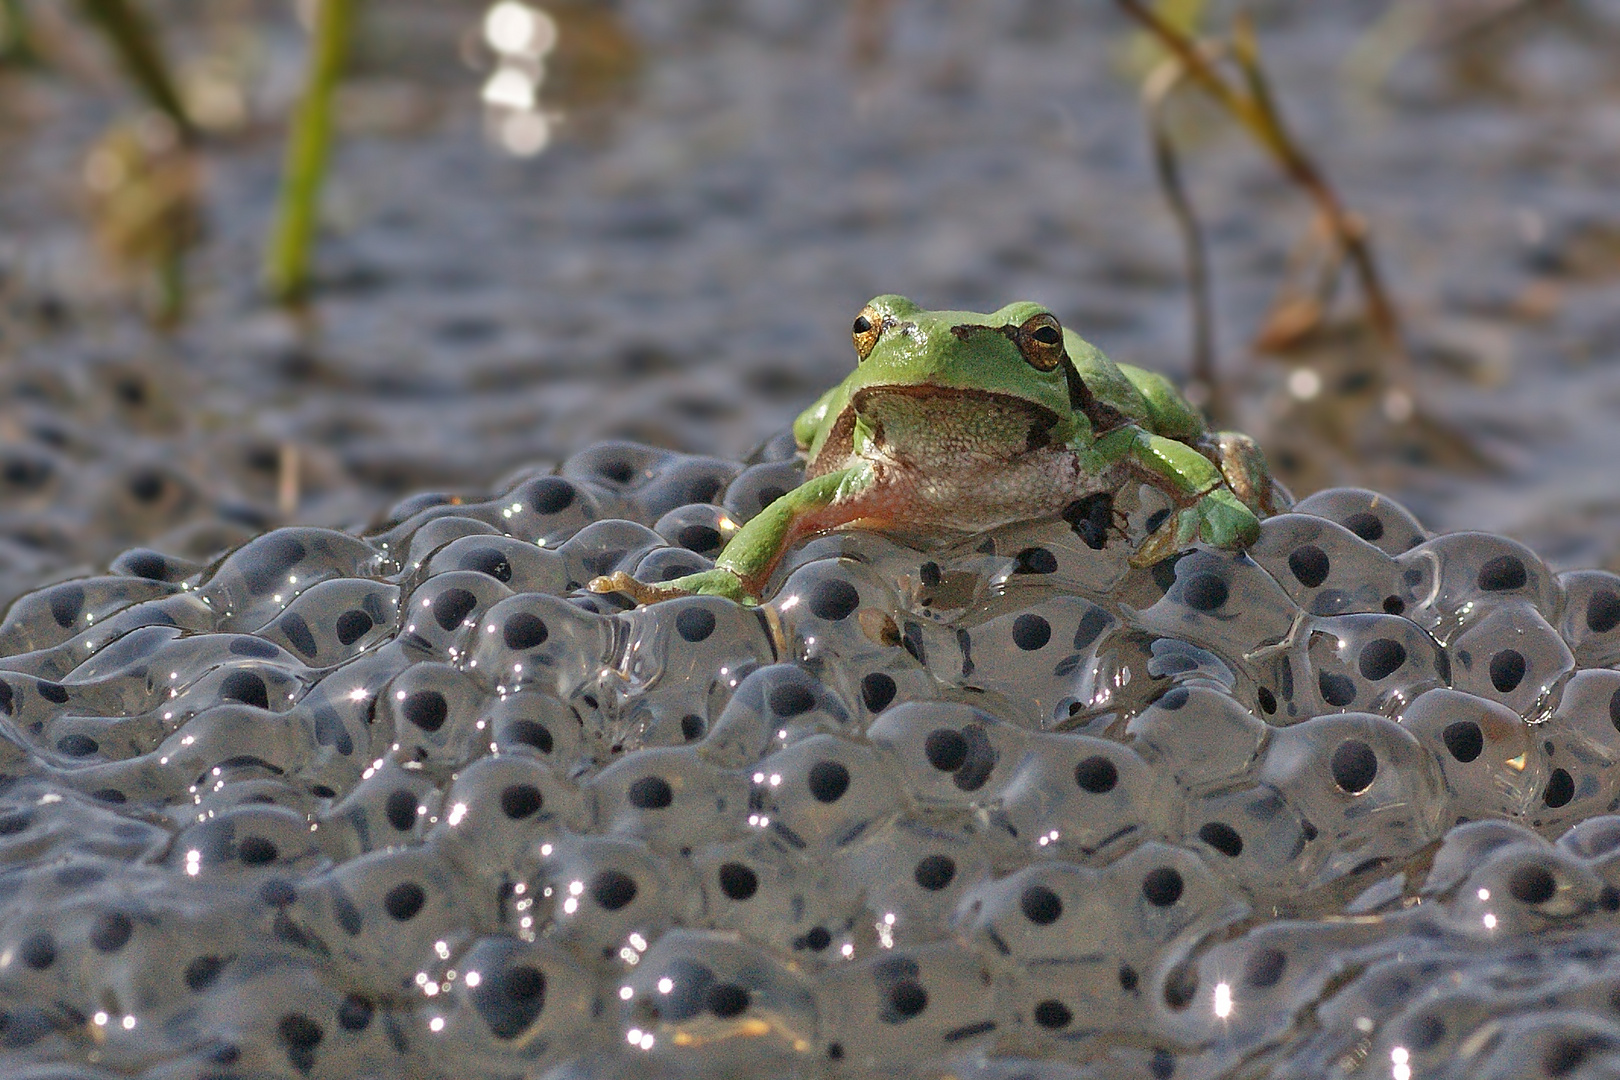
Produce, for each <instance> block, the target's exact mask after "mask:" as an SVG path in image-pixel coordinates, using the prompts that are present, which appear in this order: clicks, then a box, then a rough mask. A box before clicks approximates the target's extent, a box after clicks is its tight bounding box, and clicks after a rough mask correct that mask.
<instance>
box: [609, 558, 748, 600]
mask: <svg viewBox="0 0 1620 1080" xmlns="http://www.w3.org/2000/svg"><path fill="white" fill-rule="evenodd" d="M586 588H588V589H590V590H591V592H594V593H613V592H616V593H623V594H624V595H625V596H628V597H629V598H630V599H632V600H634V601H635V602H636V603H638V604H656V603H659V602H660V601H663V600H678V599H679V598H681V597H683V596H724V597H725V598H727V599H728V600H735V601H737V603H739V604H755V603H758V601H757V600H755V599H754V598H753V597H752V596H749V595H748V593H747V592H746V591H745V590H744V589H743V581H742V578H740V577H738V576H737V575H736V574H733V573H732V572H731V571H730V570H721V569H719V568H718V567H717V568H715V569H713V570H704V571H702V572H700V573H696V574H687V575H686V576H685V577H678V578H676V579H675V580H674V581H666V582H665V583H664V584H662V585H649V584H647V583H646V582H645V581H637V580H636V579H635V578H633V577H631V576H630V575H629V574H627V573H625V572H624V571H623V570H620V571H618V572H617V573H613V574H609V575H608V576H606V577H597V578H592V579H591V581H590V584H588V585H587V586H586Z"/></svg>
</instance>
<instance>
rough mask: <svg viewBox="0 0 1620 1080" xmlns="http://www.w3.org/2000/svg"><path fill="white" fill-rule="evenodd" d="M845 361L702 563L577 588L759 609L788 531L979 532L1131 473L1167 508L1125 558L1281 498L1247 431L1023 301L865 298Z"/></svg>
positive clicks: (1060, 508) (1231, 542) (1165, 550)
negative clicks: (798, 459) (710, 558)
mask: <svg viewBox="0 0 1620 1080" xmlns="http://www.w3.org/2000/svg"><path fill="white" fill-rule="evenodd" d="M854 337H855V351H856V354H857V356H858V357H859V363H858V364H857V366H856V368H855V370H854V371H853V372H851V373H850V375H849V377H848V378H846V379H845V380H844V381H843V382H841V383H839V384H838V385H837V386H835V387H833V388H832V389H831V390H829V391H827V392H826V393H825V394H823V395H822V396H821V398H820V399H819V400H818V401H817V402H816V403H815V404H814V405H812V406H810V408H808V409H806V410H805V411H804V412H803V413H802V414H801V415H800V416H799V418H798V419H797V420H796V421H794V423H793V434H794V437H795V439H797V441H798V444H799V448H800V450H802V451H803V452H804V454H805V462H806V465H805V482H804V483H803V484H801V485H800V486H799V487H797V488H795V489H794V490H792V491H790V492H788V493H787V494H786V495H783V496H782V497H781V498H779V499H777V500H776V501H775V502H773V503H771V505H770V506H768V507H766V508H765V509H764V510H762V511H761V512H760V513H759V514H758V515H757V516H756V517H754V518H752V519H751V520H750V521H749V522H748V523H747V524H746V525H744V526H743V527H742V529H741V530H740V531H739V532H738V533H737V535H736V536H734V537H733V538H732V540H731V542H730V543H729V544H727V545H726V548H725V550H724V551H722V552H721V553H720V557H719V558H718V559H716V560H715V568H714V569H713V570H705V571H703V572H701V573H697V574H688V575H687V576H685V577H681V578H676V579H675V580H674V581H671V582H669V583H667V584H663V585H648V584H645V583H643V582H639V581H636V580H635V579H633V578H631V577H630V575H628V574H625V573H623V572H620V573H616V574H613V575H612V576H610V577H601V578H597V579H595V580H594V581H592V582H591V583H590V587H591V589H592V590H593V591H596V592H622V593H625V594H626V595H628V596H630V597H632V598H634V599H635V600H636V601H637V602H638V603H656V602H657V601H660V600H668V599H672V598H674V597H678V596H690V595H693V594H699V593H702V594H708V595H713V596H725V597H730V598H731V599H733V600H737V601H739V602H742V603H757V602H758V601H759V597H760V593H761V591H762V590H763V589H764V587H765V585H766V583H767V582H768V581H769V579H770V576H771V572H772V571H773V570H774V569H775V568H776V565H777V563H778V562H779V561H780V560H781V558H782V556H783V555H784V554H785V553H786V552H787V551H788V549H789V548H791V547H792V546H793V545H794V544H795V543H797V542H798V541H800V540H802V539H804V538H806V537H808V536H814V535H817V534H820V533H824V532H828V531H830V530H833V529H838V528H844V527H849V526H854V527H865V528H875V529H888V530H899V531H905V532H941V531H944V532H952V531H955V532H964V533H971V532H979V531H982V530H985V529H991V528H995V527H997V526H1000V525H1005V524H1008V523H1010V522H1014V521H1028V520H1034V519H1038V518H1042V517H1048V516H1055V515H1057V514H1061V513H1063V512H1064V510H1065V508H1068V507H1070V506H1072V505H1073V504H1074V503H1075V502H1076V501H1077V500H1079V499H1083V498H1085V497H1086V496H1088V495H1111V494H1112V493H1113V492H1115V491H1118V490H1119V489H1120V488H1121V487H1123V486H1124V485H1125V484H1127V483H1130V482H1132V481H1135V482H1141V483H1147V484H1150V485H1152V486H1153V487H1155V488H1157V489H1159V490H1160V491H1162V492H1164V493H1165V494H1166V495H1168V496H1169V497H1170V499H1171V501H1172V503H1173V504H1174V508H1173V510H1172V512H1171V513H1170V514H1169V515H1168V516H1167V517H1166V519H1165V521H1164V523H1163V525H1161V526H1160V527H1159V528H1158V529H1157V530H1156V531H1155V532H1154V533H1153V534H1152V535H1151V536H1149V537H1148V538H1147V539H1146V540H1145V541H1143V543H1142V546H1141V547H1140V548H1139V549H1138V550H1137V551H1136V552H1135V553H1134V554H1133V555H1132V556H1131V562H1132V563H1133V564H1134V565H1137V566H1148V565H1152V564H1153V563H1156V562H1158V561H1159V560H1161V559H1164V558H1166V557H1168V556H1170V555H1173V554H1175V553H1176V552H1177V551H1179V550H1181V549H1182V548H1185V547H1187V546H1189V545H1190V544H1192V543H1193V542H1194V541H1202V542H1204V543H1206V544H1210V545H1212V546H1215V547H1220V548H1242V547H1246V546H1247V545H1249V544H1252V543H1254V541H1255V540H1256V538H1257V537H1258V536H1259V529H1260V521H1259V519H1260V518H1261V517H1264V516H1266V515H1268V514H1274V513H1279V512H1281V511H1282V510H1285V509H1287V507H1288V505H1289V499H1288V495H1287V493H1286V492H1285V491H1283V489H1282V488H1281V487H1280V486H1279V485H1276V484H1274V483H1273V482H1272V479H1271V474H1270V473H1269V471H1268V470H1267V468H1266V463H1265V458H1264V456H1263V455H1262V454H1261V453H1260V450H1259V448H1258V447H1257V446H1256V445H1255V444H1254V442H1253V440H1251V439H1249V438H1248V437H1247V436H1245V435H1240V434H1237V433H1235V432H1210V431H1209V430H1208V429H1207V428H1206V427H1205V425H1204V421H1203V419H1202V417H1201V416H1200V415H1199V413H1198V411H1197V410H1196V409H1195V408H1193V406H1192V405H1191V404H1189V403H1188V402H1187V400H1186V399H1185V398H1183V397H1182V396H1181V395H1180V394H1178V393H1176V391H1175V388H1174V387H1172V386H1171V385H1170V382H1169V381H1168V380H1167V379H1165V377H1164V376H1162V375H1159V374H1156V373H1154V372H1151V371H1144V370H1143V369H1141V368H1136V367H1131V366H1130V365H1128V364H1115V363H1113V362H1111V361H1109V360H1108V359H1107V358H1106V357H1104V356H1103V355H1102V353H1100V352H1098V351H1097V349H1096V348H1095V347H1093V346H1092V345H1090V344H1088V343H1087V342H1086V341H1084V340H1083V339H1081V338H1080V337H1079V336H1078V335H1076V334H1074V333H1072V332H1070V331H1067V330H1064V329H1063V328H1062V327H1061V326H1060V325H1059V324H1058V321H1057V319H1056V318H1055V317H1053V315H1052V313H1051V312H1049V311H1047V310H1046V309H1045V308H1043V307H1041V306H1040V305H1039V304H1034V303H1030V302H1027V301H1024V302H1019V303H1013V304H1008V305H1007V306H1006V307H1004V308H1002V309H1001V310H1000V311H997V312H993V313H991V314H988V315H981V314H978V313H975V312H968V311H924V310H923V309H921V308H919V307H918V306H917V305H916V304H914V303H912V302H911V301H910V300H907V299H905V298H904V297H901V296H879V297H877V298H876V299H874V300H873V301H872V302H871V303H870V304H868V305H867V306H866V307H865V308H864V309H863V310H862V311H861V314H860V315H859V316H858V317H857V318H856V320H855V325H854Z"/></svg>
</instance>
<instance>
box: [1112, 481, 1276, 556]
mask: <svg viewBox="0 0 1620 1080" xmlns="http://www.w3.org/2000/svg"><path fill="white" fill-rule="evenodd" d="M1258 539H1260V519H1259V518H1258V517H1256V516H1255V513H1254V511H1253V510H1251V509H1249V508H1248V507H1247V506H1245V505H1243V502H1242V501H1241V500H1239V498H1238V497H1237V496H1236V495H1234V494H1233V493H1232V492H1230V491H1228V490H1227V489H1226V488H1219V487H1218V488H1214V489H1213V490H1210V491H1206V492H1205V493H1204V494H1202V495H1200V496H1199V497H1198V499H1197V501H1195V502H1194V503H1193V504H1192V505H1190V506H1185V507H1182V508H1181V509H1180V510H1177V511H1176V512H1175V513H1173V514H1171V515H1170V516H1169V517H1168V518H1166V519H1165V521H1164V524H1163V525H1160V526H1159V527H1158V528H1157V529H1156V530H1154V533H1153V535H1152V536H1149V537H1148V538H1147V539H1146V540H1144V541H1143V542H1142V546H1141V547H1139V548H1137V549H1136V553H1135V554H1134V555H1132V556H1131V565H1132V566H1152V565H1153V564H1154V563H1157V562H1160V561H1162V560H1164V559H1168V558H1169V557H1170V556H1172V555H1174V554H1175V553H1176V552H1178V551H1180V550H1182V549H1183V548H1186V547H1189V546H1191V545H1192V543H1193V541H1195V540H1202V541H1203V542H1204V543H1206V544H1209V545H1210V546H1211V547H1219V548H1243V547H1248V546H1249V545H1250V544H1252V543H1254V542H1255V541H1256V540H1258Z"/></svg>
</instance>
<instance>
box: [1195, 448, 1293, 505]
mask: <svg viewBox="0 0 1620 1080" xmlns="http://www.w3.org/2000/svg"><path fill="white" fill-rule="evenodd" d="M1210 441H1211V442H1212V443H1213V444H1214V447H1213V449H1214V453H1213V455H1212V457H1213V459H1214V461H1215V464H1216V465H1217V466H1218V467H1219V468H1220V470H1221V478H1222V479H1223V480H1225V481H1226V486H1227V487H1229V488H1231V489H1232V493H1233V494H1235V495H1236V496H1237V497H1238V498H1239V499H1240V500H1241V501H1242V502H1243V505H1244V506H1247V507H1248V508H1249V509H1250V510H1253V511H1254V512H1255V514H1256V515H1257V516H1259V517H1268V516H1270V515H1272V514H1281V513H1286V512H1287V511H1288V509H1289V508H1290V507H1292V506H1293V505H1294V497H1293V495H1291V494H1289V492H1288V489H1287V488H1285V487H1283V486H1282V485H1281V484H1279V483H1277V481H1276V480H1275V479H1274V478H1273V477H1272V475H1271V470H1270V468H1268V467H1267V465H1266V455H1265V453H1264V452H1263V451H1262V450H1261V449H1260V447H1259V445H1258V444H1256V443H1255V441H1254V440H1253V439H1251V438H1249V437H1248V436H1247V435H1244V434H1243V433H1242V432H1238V431H1217V432H1215V433H1214V435H1212V436H1210Z"/></svg>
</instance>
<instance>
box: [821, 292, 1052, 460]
mask: <svg viewBox="0 0 1620 1080" xmlns="http://www.w3.org/2000/svg"><path fill="white" fill-rule="evenodd" d="M853 332H854V339H855V354H856V356H857V357H858V358H859V361H860V362H859V365H858V366H857V368H856V370H855V371H854V372H853V373H852V374H851V375H850V376H849V378H848V379H847V380H846V383H845V386H846V387H847V388H848V391H849V401H850V403H851V404H852V405H853V406H854V408H855V411H856V412H857V413H860V414H862V415H866V414H868V413H871V412H873V411H874V410H876V409H877V408H879V407H881V403H882V402H883V400H884V399H885V398H886V397H888V396H890V395H894V394H899V395H903V396H906V397H909V398H913V399H917V398H923V399H928V400H931V401H937V402H941V403H946V402H951V403H955V405H954V407H957V408H962V409H971V408H972V407H973V404H974V403H975V402H983V403H987V404H991V405H994V406H995V407H996V408H997V409H998V410H1001V411H1003V412H1006V413H1008V414H1016V415H1027V416H1028V417H1029V421H1030V424H1031V425H1032V426H1033V427H1034V428H1043V427H1044V432H1045V433H1046V434H1048V435H1051V436H1052V437H1054V438H1058V439H1061V438H1062V437H1064V436H1065V435H1066V434H1067V432H1066V430H1065V431H1059V430H1058V429H1060V428H1063V429H1066V428H1067V427H1068V425H1069V423H1070V422H1071V421H1072V419H1073V417H1074V412H1075V408H1074V401H1073V396H1074V394H1075V393H1076V392H1077V384H1078V381H1079V377H1078V375H1077V374H1076V372H1075V369H1074V365H1073V364H1072V363H1070V361H1069V356H1068V352H1067V351H1066V349H1065V341H1064V332H1063V327H1062V326H1061V325H1060V324H1059V323H1058V320H1057V317H1056V316H1054V315H1053V314H1052V313H1051V312H1050V311H1048V310H1047V309H1046V308H1044V307H1042V306H1041V305H1040V304H1036V303H1032V302H1030V301H1027V300H1026V301H1019V302H1017V303H1012V304H1008V305H1007V306H1006V307H1004V308H1002V309H1001V310H999V311H995V312H991V313H989V314H979V313H977V312H971V311H925V310H923V309H922V308H920V307H918V306H917V305H916V304H914V303H912V302H911V301H910V300H907V299H906V298H905V297H903V296H879V297H877V298H875V299H874V300H872V302H871V303H869V304H867V305H866V306H865V307H864V308H862V309H861V313H860V314H859V315H858V316H856V318H855V323H854V326H853ZM1078 392H1081V393H1083V392H1084V389H1083V386H1080V387H1078ZM1033 437H1034V436H1032V438H1033Z"/></svg>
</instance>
